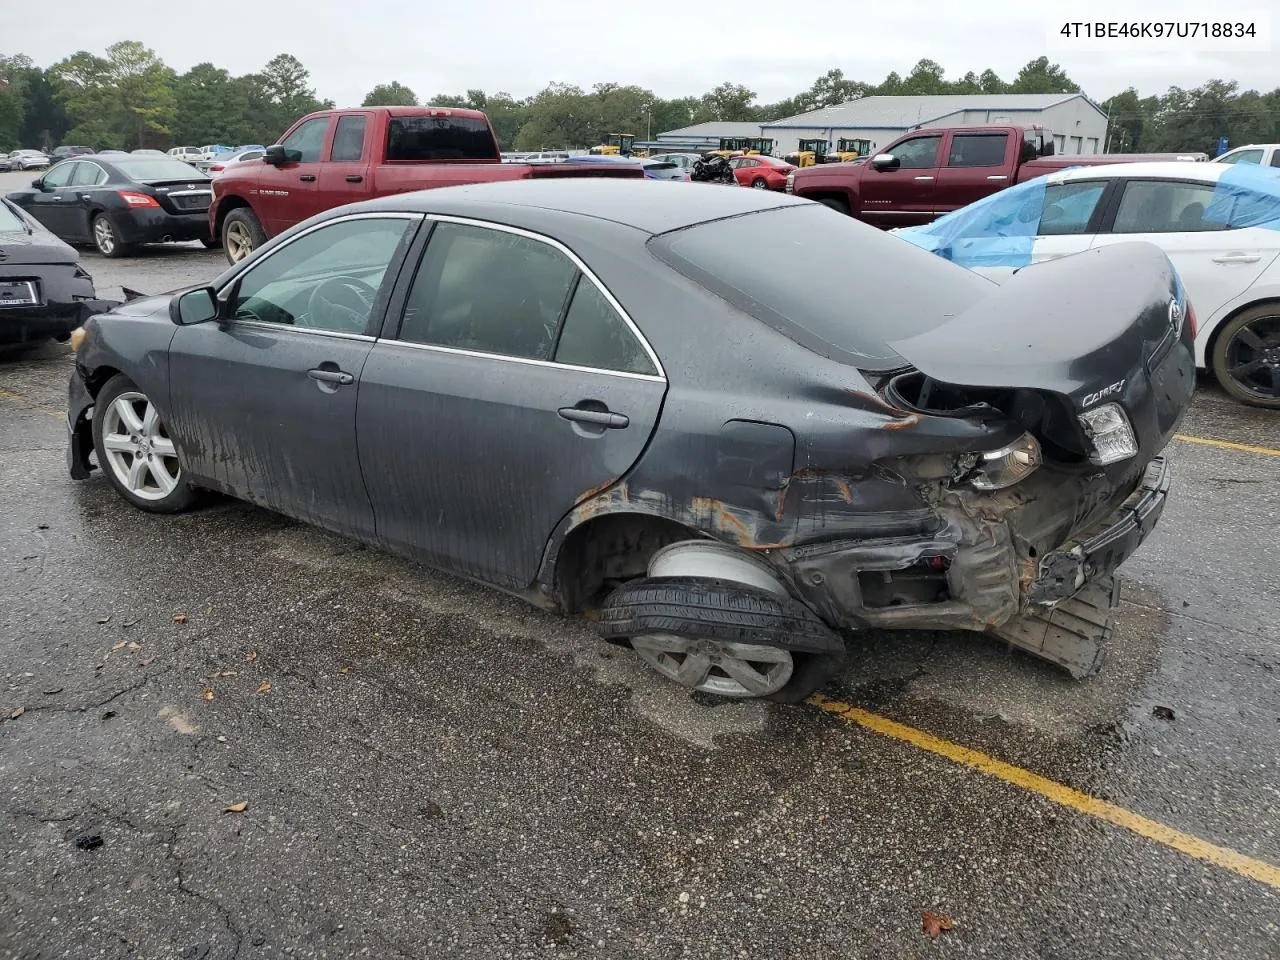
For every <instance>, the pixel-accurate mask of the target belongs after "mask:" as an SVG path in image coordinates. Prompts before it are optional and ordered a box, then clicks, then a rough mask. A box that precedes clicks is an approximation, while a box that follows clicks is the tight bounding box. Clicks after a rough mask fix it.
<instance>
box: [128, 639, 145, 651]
mask: <svg viewBox="0 0 1280 960" xmlns="http://www.w3.org/2000/svg"><path fill="white" fill-rule="evenodd" d="M129 649H130V650H141V649H142V644H140V643H138V642H137V641H136V640H131V641H129Z"/></svg>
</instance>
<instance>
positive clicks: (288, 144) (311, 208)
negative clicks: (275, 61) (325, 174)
mask: <svg viewBox="0 0 1280 960" xmlns="http://www.w3.org/2000/svg"><path fill="white" fill-rule="evenodd" d="M332 123H333V120H332V118H331V117H329V116H323V117H312V118H311V119H310V120H307V121H305V122H303V123H302V124H301V125H299V126H298V127H297V128H296V129H295V130H294V131H293V132H292V133H290V134H289V135H288V137H286V138H285V139H284V140H282V141H281V146H283V147H284V150H285V156H286V159H285V162H284V163H281V164H279V165H278V166H277V165H275V164H270V163H264V164H263V165H262V169H261V170H260V171H259V172H258V174H257V181H258V196H257V197H256V198H255V199H254V201H253V208H254V211H255V212H256V213H257V214H258V219H259V220H260V221H261V222H262V226H263V227H264V228H265V229H266V231H267V236H270V237H274V236H275V235H276V234H277V233H281V232H282V231H284V230H287V229H289V227H292V226H293V225H294V224H295V223H301V222H302V221H303V220H305V219H307V217H309V216H311V215H312V214H315V213H319V212H320V209H321V208H320V206H319V204H318V203H317V202H316V181H317V179H318V177H319V174H320V167H321V162H320V158H321V156H322V155H323V151H324V147H325V144H326V143H327V142H328V138H329V127H330V126H331V125H332Z"/></svg>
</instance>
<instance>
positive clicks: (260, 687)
mask: <svg viewBox="0 0 1280 960" xmlns="http://www.w3.org/2000/svg"><path fill="white" fill-rule="evenodd" d="M270 689H271V684H269V683H267V681H265V680H263V681H262V682H261V683H260V684H258V692H259V693H266V692H267V691H268V690H270Z"/></svg>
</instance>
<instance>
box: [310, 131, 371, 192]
mask: <svg viewBox="0 0 1280 960" xmlns="http://www.w3.org/2000/svg"><path fill="white" fill-rule="evenodd" d="M372 126H373V114H371V113H341V114H338V116H337V118H336V121H335V123H334V125H333V136H332V137H331V138H330V143H329V146H328V147H327V148H326V150H325V155H324V161H323V162H322V163H321V164H320V170H319V173H318V174H317V180H316V206H317V208H318V209H321V210H331V209H333V208H334V207H340V206H342V205H343V204H344V203H354V202H355V201H357V200H363V199H364V198H366V197H368V196H369V192H370V189H371V186H372V185H371V183H370V181H369V164H370V162H371V157H370V155H369V154H370V152H371V151H370V149H369V147H368V145H367V143H366V141H368V140H369V139H370V137H369V136H368V131H369V129H370V128H371V127H372Z"/></svg>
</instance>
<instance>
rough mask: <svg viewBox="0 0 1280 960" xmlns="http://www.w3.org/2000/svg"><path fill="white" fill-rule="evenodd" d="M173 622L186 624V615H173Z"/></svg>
mask: <svg viewBox="0 0 1280 960" xmlns="http://www.w3.org/2000/svg"><path fill="white" fill-rule="evenodd" d="M173 622H174V623H186V622H187V615H186V614H185V613H175V614H174V615H173Z"/></svg>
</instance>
